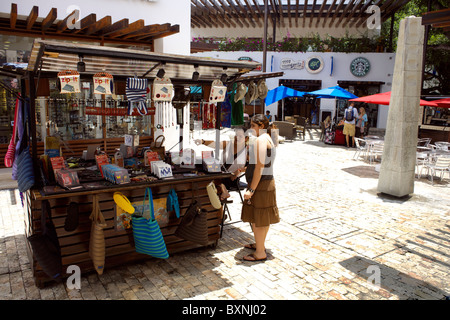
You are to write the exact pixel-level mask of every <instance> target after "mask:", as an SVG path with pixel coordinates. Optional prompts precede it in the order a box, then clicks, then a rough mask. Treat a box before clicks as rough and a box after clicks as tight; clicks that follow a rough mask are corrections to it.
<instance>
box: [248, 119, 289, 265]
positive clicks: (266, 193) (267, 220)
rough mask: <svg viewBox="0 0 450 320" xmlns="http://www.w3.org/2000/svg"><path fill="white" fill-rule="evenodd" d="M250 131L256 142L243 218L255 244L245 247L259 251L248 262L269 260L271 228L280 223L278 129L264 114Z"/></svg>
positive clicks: (250, 161) (249, 165) (252, 149)
mask: <svg viewBox="0 0 450 320" xmlns="http://www.w3.org/2000/svg"><path fill="white" fill-rule="evenodd" d="M250 129H251V130H253V133H254V135H255V136H256V139H252V140H253V143H250V149H249V164H248V166H247V169H246V171H245V178H246V180H247V184H248V189H247V190H246V192H245V194H244V204H243V206H242V215H241V219H242V221H245V222H250V223H251V226H252V230H253V234H254V237H255V243H251V244H248V245H246V246H245V247H246V248H249V249H254V250H255V252H254V253H252V254H249V255H247V256H245V257H244V260H246V261H261V260H266V259H267V254H266V247H265V241H266V236H267V232H268V231H269V226H270V225H271V224H273V223H278V222H280V217H279V215H278V207H277V199H276V191H275V181H274V178H273V162H274V160H275V152H276V148H275V144H274V142H273V140H272V138H271V136H270V134H271V132H270V131H271V129H274V127H273V126H272V127H270V126H269V120H268V119H267V118H266V117H265V116H264V115H262V114H257V115H255V116H253V117H252V119H251V122H250Z"/></svg>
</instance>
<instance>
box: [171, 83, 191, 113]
mask: <svg viewBox="0 0 450 320" xmlns="http://www.w3.org/2000/svg"><path fill="white" fill-rule="evenodd" d="M190 100H191V91H190V90H186V89H185V88H181V87H180V88H178V87H177V88H176V89H175V95H174V97H173V101H172V105H173V107H174V108H175V109H181V108H183V107H184V106H185V105H187V103H188V102H189V101H190Z"/></svg>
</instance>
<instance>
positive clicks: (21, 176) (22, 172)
mask: <svg viewBox="0 0 450 320" xmlns="http://www.w3.org/2000/svg"><path fill="white" fill-rule="evenodd" d="M28 115H29V103H28V101H27V102H26V103H24V128H23V137H22V141H21V143H20V150H21V151H20V152H19V156H18V157H17V159H16V161H17V185H18V187H19V191H20V192H25V191H27V190H29V189H31V187H33V186H34V183H35V179H34V177H35V176H34V165H33V159H32V158H31V154H30V147H29V145H28V140H29V137H30V135H29V132H30V127H29V123H30V121H29V116H28Z"/></svg>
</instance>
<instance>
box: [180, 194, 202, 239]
mask: <svg viewBox="0 0 450 320" xmlns="http://www.w3.org/2000/svg"><path fill="white" fill-rule="evenodd" d="M193 192H194V190H193ZM175 235H176V236H177V237H179V238H181V239H184V240H188V241H191V242H195V243H198V244H201V245H205V246H206V245H208V243H209V240H208V217H207V212H206V210H205V209H202V207H201V206H200V205H199V203H198V202H197V200H195V198H194V197H193V199H192V202H191V204H190V205H189V207H188V209H187V210H186V213H185V214H184V216H183V218H182V219H181V222H180V224H179V226H178V228H177V230H176V231H175Z"/></svg>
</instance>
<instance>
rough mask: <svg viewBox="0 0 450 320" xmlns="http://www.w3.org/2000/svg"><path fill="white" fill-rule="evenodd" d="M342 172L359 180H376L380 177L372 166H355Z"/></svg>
mask: <svg viewBox="0 0 450 320" xmlns="http://www.w3.org/2000/svg"><path fill="white" fill-rule="evenodd" d="M342 171H345V172H347V173H350V174H352V175H354V176H357V177H360V178H373V179H378V177H379V176H380V173H379V172H377V171H376V170H375V167H373V166H356V167H350V168H344V169H342Z"/></svg>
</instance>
